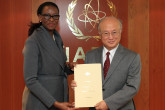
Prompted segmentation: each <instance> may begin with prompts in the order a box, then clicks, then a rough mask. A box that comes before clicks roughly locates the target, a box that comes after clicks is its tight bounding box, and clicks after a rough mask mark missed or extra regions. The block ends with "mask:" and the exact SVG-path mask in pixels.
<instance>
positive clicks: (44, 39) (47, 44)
mask: <svg viewBox="0 0 165 110" xmlns="http://www.w3.org/2000/svg"><path fill="white" fill-rule="evenodd" d="M38 34H39V37H38V40H39V41H40V42H41V45H42V46H43V48H44V49H45V50H46V51H47V52H48V53H49V54H50V55H51V56H52V57H53V58H54V59H55V60H56V61H57V62H58V63H59V64H60V65H61V66H62V68H64V63H65V61H64V59H65V58H63V56H64V55H63V53H61V51H60V49H59V48H58V47H57V45H56V44H55V42H54V40H53V39H52V37H51V36H50V34H49V33H48V32H47V30H46V29H45V28H44V27H43V26H41V28H40V32H38Z"/></svg>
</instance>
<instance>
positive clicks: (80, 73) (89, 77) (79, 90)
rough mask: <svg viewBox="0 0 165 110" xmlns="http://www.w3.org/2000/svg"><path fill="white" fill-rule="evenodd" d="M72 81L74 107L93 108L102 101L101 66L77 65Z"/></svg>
mask: <svg viewBox="0 0 165 110" xmlns="http://www.w3.org/2000/svg"><path fill="white" fill-rule="evenodd" d="M74 80H75V81H76V84H77V87H75V107H94V106H95V105H96V104H97V103H98V102H100V101H102V100H103V95H102V74H101V64H99V63H96V64H77V65H76V67H75V68H74Z"/></svg>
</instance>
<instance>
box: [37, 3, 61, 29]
mask: <svg viewBox="0 0 165 110" xmlns="http://www.w3.org/2000/svg"><path fill="white" fill-rule="evenodd" d="M39 20H40V21H41V22H42V25H43V26H44V27H45V28H46V29H47V30H48V31H53V30H54V29H55V28H56V26H57V24H58V21H59V12H58V10H57V8H56V7H54V6H45V7H44V8H43V10H42V14H41V15H39Z"/></svg>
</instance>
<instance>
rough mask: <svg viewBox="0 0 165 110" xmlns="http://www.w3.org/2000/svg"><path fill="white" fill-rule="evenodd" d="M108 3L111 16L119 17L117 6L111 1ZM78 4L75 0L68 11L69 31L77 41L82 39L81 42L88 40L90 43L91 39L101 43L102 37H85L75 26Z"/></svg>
mask: <svg viewBox="0 0 165 110" xmlns="http://www.w3.org/2000/svg"><path fill="white" fill-rule="evenodd" d="M106 1H107V4H108V6H109V8H110V12H111V15H112V16H117V11H116V6H115V5H114V4H113V3H112V2H111V1H109V0H106ZM76 4H77V0H73V1H72V2H71V3H70V4H69V6H68V10H67V12H66V17H67V19H66V21H67V24H68V27H69V29H70V30H71V31H72V33H73V34H74V35H75V36H76V38H77V39H81V40H82V39H86V41H88V40H89V39H91V38H94V39H96V40H97V41H99V40H100V39H101V38H100V36H85V35H84V34H83V33H82V32H81V30H80V29H79V28H78V27H77V26H76V25H75V23H74V19H73V11H74V8H75V6H76Z"/></svg>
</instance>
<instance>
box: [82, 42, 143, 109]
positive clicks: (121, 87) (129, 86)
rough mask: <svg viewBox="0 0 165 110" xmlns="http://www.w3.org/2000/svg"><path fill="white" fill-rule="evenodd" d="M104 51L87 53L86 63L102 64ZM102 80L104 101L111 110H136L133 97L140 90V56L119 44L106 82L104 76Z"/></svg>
mask: <svg viewBox="0 0 165 110" xmlns="http://www.w3.org/2000/svg"><path fill="white" fill-rule="evenodd" d="M102 51H103V47H99V48H97V49H95V50H92V51H89V52H87V53H86V58H85V63H101V64H102ZM102 68H103V66H102ZM102 74H103V69H102ZM102 79H103V80H102V81H103V82H102V88H103V99H104V101H105V102H106V104H107V105H108V107H109V109H110V110H135V107H134V103H133V97H134V96H135V95H136V93H137V92H138V90H139V85H140V80H141V60H140V56H139V54H137V53H135V52H133V51H131V50H128V49H127V48H125V47H123V46H122V45H120V44H119V47H118V48H117V50H116V53H115V55H114V57H113V60H112V62H111V64H110V68H109V71H108V73H107V76H106V78H105V80H104V77H103V76H102Z"/></svg>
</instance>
